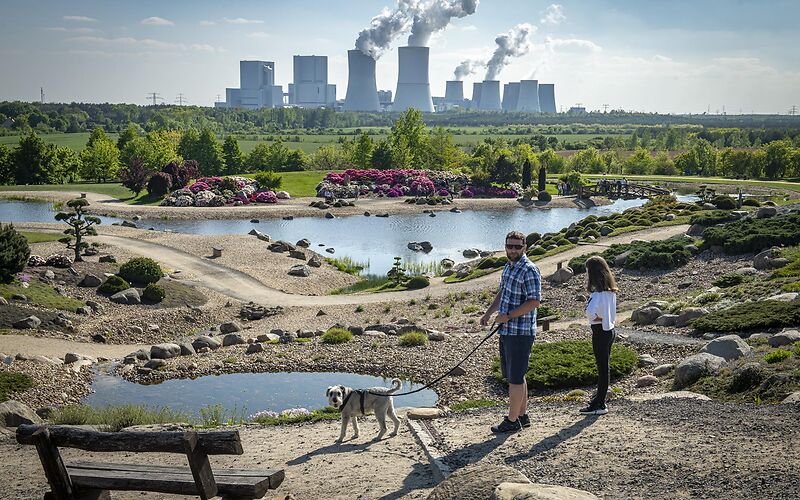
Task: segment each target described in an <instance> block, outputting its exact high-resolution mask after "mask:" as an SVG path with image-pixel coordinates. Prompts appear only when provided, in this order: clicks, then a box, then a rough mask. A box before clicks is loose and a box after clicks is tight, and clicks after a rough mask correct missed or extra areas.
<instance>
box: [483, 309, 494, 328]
mask: <svg viewBox="0 0 800 500" xmlns="http://www.w3.org/2000/svg"><path fill="white" fill-rule="evenodd" d="M491 317H492V315H491V313H489V311H486V314H484V315H483V316H481V326H486V325H488V324H489V318H491Z"/></svg>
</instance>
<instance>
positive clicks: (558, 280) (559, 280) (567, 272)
mask: <svg viewBox="0 0 800 500" xmlns="http://www.w3.org/2000/svg"><path fill="white" fill-rule="evenodd" d="M574 276H575V272H574V271H573V270H572V268H571V267H562V268H561V269H558V270H556V272H554V273H553V274H551V275H550V276H548V277H547V279H548V281H550V282H552V283H555V284H559V285H563V284H564V283H568V282H569V281H570V280H571V279H572V278H573V277H574Z"/></svg>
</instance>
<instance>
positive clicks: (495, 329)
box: [367, 323, 500, 397]
mask: <svg viewBox="0 0 800 500" xmlns="http://www.w3.org/2000/svg"><path fill="white" fill-rule="evenodd" d="M495 324H496V323H492V326H494V325H495ZM499 329H500V325H497V326H494V328H492V329H491V330H490V331H489V333H488V334H486V336H485V337H483V340H481V341H480V342H478V345H476V346H475V347H474V348H473V349H472V350H471V351H470V352H469V354H467V355H466V356H465V357H464V359H462V360H461V361H459V362H458V364H457V365H456V366H454V367H452V368H450V369H449V370H447V371H446V372H444V373H443V374H442V375H441V376H440V377H439V378H437V379H436V380H434V381H433V382H429V383H427V384H425V385H423V386H422V387H420V388H419V389H414V390H413V391H408V392H399V393H396V394H380V393H377V392H372V391H370V390H369V389H367V392H368V393H370V394H372V395H373V396H384V397H389V396H408V395H409V394H414V393H415V392H419V391H422V390H425V389H428V388H430V387H431V386H433V385H436V384H438V383H439V382H441V381H442V379H444V378H445V377H446V376H448V375H449V374H450V372H452V371H453V370H455V369H456V368H458V367H459V366H461V364H462V363H463V362H464V361H466V360H468V359H469V357H470V356H472V355H473V354H475V351H477V350H478V348H479V347H480V346H482V345H483V344H485V343H486V341H487V340H489V338H491V336H492V335H494V334H495V332H496V331H497V330H499Z"/></svg>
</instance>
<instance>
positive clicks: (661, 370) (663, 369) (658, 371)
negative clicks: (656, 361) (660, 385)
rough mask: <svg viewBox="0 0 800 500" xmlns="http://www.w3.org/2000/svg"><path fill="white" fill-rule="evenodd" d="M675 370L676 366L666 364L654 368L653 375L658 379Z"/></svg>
mask: <svg viewBox="0 0 800 500" xmlns="http://www.w3.org/2000/svg"><path fill="white" fill-rule="evenodd" d="M674 368H675V365H673V364H672V363H666V364H663V365H658V366H656V367H655V368H653V375H655V376H656V377H663V376H664V375H666V374H668V373H669V372H671V371H672V370H673V369H674Z"/></svg>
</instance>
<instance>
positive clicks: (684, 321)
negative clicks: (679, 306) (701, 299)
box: [675, 307, 708, 328]
mask: <svg viewBox="0 0 800 500" xmlns="http://www.w3.org/2000/svg"><path fill="white" fill-rule="evenodd" d="M706 314H708V309H706V308H704V307H687V308H686V309H684V310H683V311H681V312H680V313H679V314H678V318H677V319H676V320H675V326H677V327H678V328H683V327H685V326H688V325H689V323H690V322H691V321H693V320H695V319H697V318H699V317H701V316H705V315H706Z"/></svg>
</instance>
